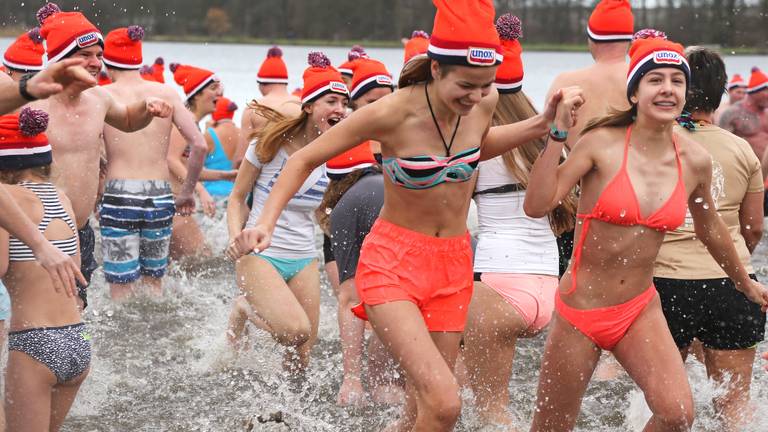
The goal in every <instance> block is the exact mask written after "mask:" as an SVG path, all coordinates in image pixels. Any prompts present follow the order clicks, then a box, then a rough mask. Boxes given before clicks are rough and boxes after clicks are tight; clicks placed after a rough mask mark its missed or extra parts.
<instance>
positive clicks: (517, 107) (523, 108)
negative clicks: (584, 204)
mask: <svg viewBox="0 0 768 432" xmlns="http://www.w3.org/2000/svg"><path fill="white" fill-rule="evenodd" d="M536 114H537V113H536V108H534V107H533V105H532V104H531V101H530V100H529V99H528V97H527V96H526V95H525V93H523V92H522V91H519V92H517V93H511V94H499V102H498V103H497V104H496V110H495V111H494V112H493V120H492V124H493V125H494V126H501V125H506V124H511V123H516V122H519V121H523V120H526V119H528V118H531V117H533V116H535V115H536ZM544 144H545V143H544V140H543V139H542V138H536V139H534V140H531V141H529V142H527V143H525V144H523V145H521V146H518V147H516V148H513V149H512V150H509V151H508V152H506V153H504V154H503V155H502V158H503V160H504V164H505V165H506V166H507V169H509V170H510V171H511V172H512V174H513V175H514V176H515V177H516V178H517V180H518V181H519V182H520V184H521V185H522V186H523V187H525V188H526V189H527V188H528V181H529V179H530V173H531V169H532V168H533V164H534V163H535V162H536V159H537V158H538V157H539V153H541V151H542V150H543V149H544ZM575 218H576V197H575V196H574V194H573V193H572V192H571V193H569V194H568V195H567V196H566V197H565V198H564V199H563V200H562V202H561V203H560V204H559V205H558V206H557V207H555V209H553V210H552V211H551V212H550V213H549V224H550V226H551V227H552V231H553V232H554V233H555V235H558V236H559V235H560V234H562V233H564V232H566V231H570V230H572V229H573V227H574V224H575Z"/></svg>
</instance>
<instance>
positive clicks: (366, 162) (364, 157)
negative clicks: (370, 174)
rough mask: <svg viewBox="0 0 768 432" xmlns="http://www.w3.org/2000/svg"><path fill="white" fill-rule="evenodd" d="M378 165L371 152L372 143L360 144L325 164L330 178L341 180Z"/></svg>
mask: <svg viewBox="0 0 768 432" xmlns="http://www.w3.org/2000/svg"><path fill="white" fill-rule="evenodd" d="M375 164H376V158H374V157H373V152H372V151H371V141H366V142H364V143H362V144H359V145H357V146H355V147H352V148H351V149H349V150H347V151H345V152H344V153H342V154H340V155H338V156H335V157H333V158H331V160H329V161H328V162H326V163H325V169H326V172H327V174H328V178H330V179H331V180H341V179H342V178H344V176H345V175H347V174H349V173H351V172H352V171H355V170H359V169H363V168H368V167H370V166H373V165H375Z"/></svg>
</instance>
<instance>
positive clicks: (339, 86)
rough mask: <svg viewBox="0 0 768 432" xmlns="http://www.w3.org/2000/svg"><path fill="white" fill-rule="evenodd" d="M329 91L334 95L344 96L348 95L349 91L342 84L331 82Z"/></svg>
mask: <svg viewBox="0 0 768 432" xmlns="http://www.w3.org/2000/svg"><path fill="white" fill-rule="evenodd" d="M331 91H334V92H336V93H344V94H348V93H349V91H348V90H347V86H346V85H344V83H340V82H338V81H331Z"/></svg>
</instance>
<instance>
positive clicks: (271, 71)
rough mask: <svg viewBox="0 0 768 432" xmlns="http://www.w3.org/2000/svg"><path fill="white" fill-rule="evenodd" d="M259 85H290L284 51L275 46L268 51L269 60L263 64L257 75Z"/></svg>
mask: <svg viewBox="0 0 768 432" xmlns="http://www.w3.org/2000/svg"><path fill="white" fill-rule="evenodd" d="M256 82H258V83H259V84H288V68H287V67H286V66H285V62H284V61H283V50H281V49H280V48H279V47H277V46H273V47H272V48H270V49H269V51H267V58H266V59H265V60H264V62H263V63H261V67H260V68H259V73H258V74H257V75H256Z"/></svg>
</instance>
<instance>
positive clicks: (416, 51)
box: [403, 30, 429, 64]
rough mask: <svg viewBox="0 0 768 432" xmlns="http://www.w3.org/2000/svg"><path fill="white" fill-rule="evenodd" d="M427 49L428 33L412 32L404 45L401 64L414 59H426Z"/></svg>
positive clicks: (421, 31)
mask: <svg viewBox="0 0 768 432" xmlns="http://www.w3.org/2000/svg"><path fill="white" fill-rule="evenodd" d="M427 48H429V33H427V32H425V31H423V30H414V32H413V33H411V38H410V39H409V40H408V42H406V43H405V56H404V57H403V64H406V63H408V62H409V61H411V60H412V59H414V58H421V57H426V56H427Z"/></svg>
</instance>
